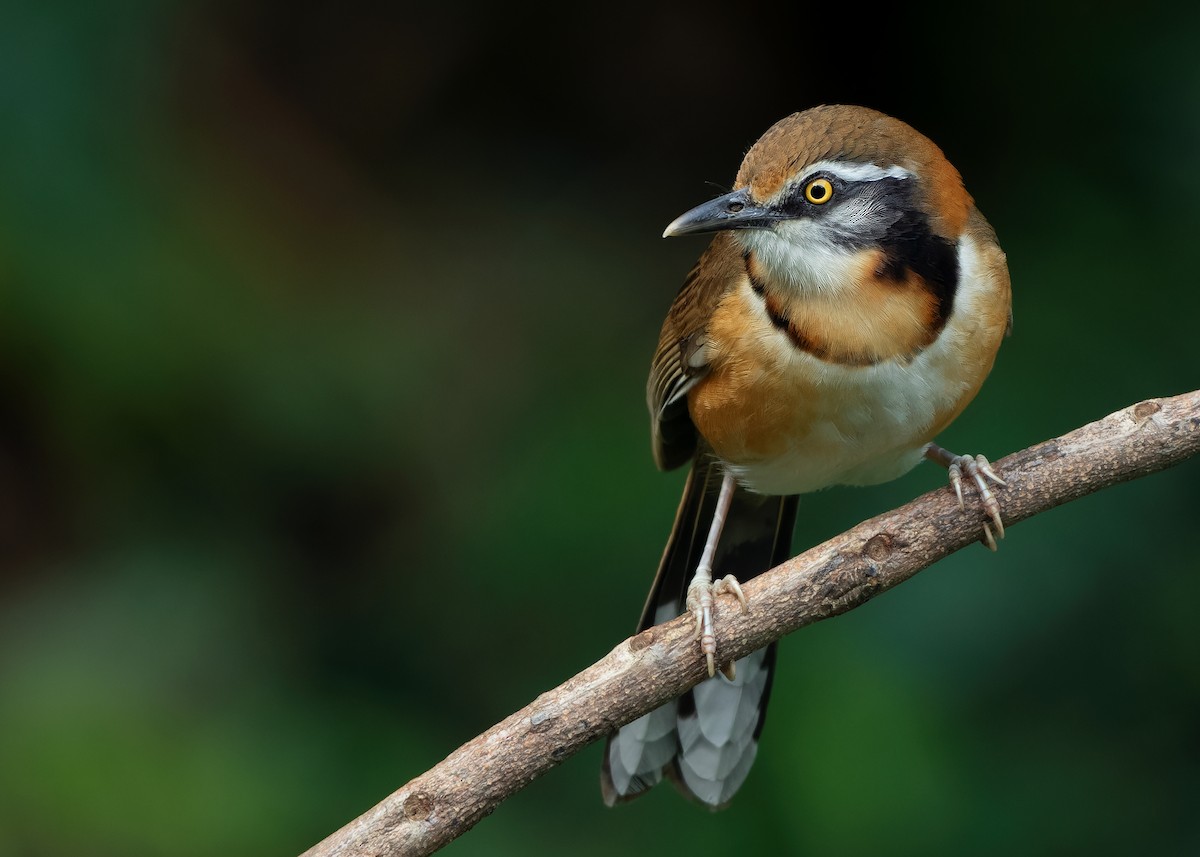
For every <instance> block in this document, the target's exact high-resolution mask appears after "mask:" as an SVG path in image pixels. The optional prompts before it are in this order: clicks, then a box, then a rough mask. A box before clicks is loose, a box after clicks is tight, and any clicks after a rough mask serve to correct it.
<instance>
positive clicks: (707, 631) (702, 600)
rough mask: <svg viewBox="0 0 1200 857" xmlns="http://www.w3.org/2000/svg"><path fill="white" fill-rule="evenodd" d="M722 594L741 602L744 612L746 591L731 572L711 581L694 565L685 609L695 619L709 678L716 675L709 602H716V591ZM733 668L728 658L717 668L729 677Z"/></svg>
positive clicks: (697, 636) (713, 633) (714, 644)
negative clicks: (693, 575) (743, 590)
mask: <svg viewBox="0 0 1200 857" xmlns="http://www.w3.org/2000/svg"><path fill="white" fill-rule="evenodd" d="M725 594H729V595H732V596H734V597H735V598H737V600H738V602H739V603H740V604H741V605H742V612H743V613H744V612H746V610H747V609H748V606H747V604H746V594H745V593H744V592H742V586H741V584H740V583H738V580H737V578H736V577H734V576H733V575H732V574H727V575H725V576H724V577H722V578H721V579H720V580H718V581H717V582H715V583H714V582H713V580H712V577H711V575H710V574H709V573H707V572H705V571H704V570H703V569H697V571H696V576H695V577H693V578H692V582H691V584H690V585H689V586H688V591H687V609H688V612H689V613H691V614H692V616H694V617H695V619H696V639H698V640H699V641H700V651H701V652H703V653H704V657H705V658H706V659H707V660H708V675H709V677H710V678H711V677H712V676H714V675H716V658H717V636H716V633H715V632H714V630H713V605H714V604H715V603H716V599H717V596H718V595H725ZM733 669H734V668H733V661H730V662H729V663H727V664H725V665H724V666H722V667H721V672H722V673H723V674H724V675H725V677H726V678H729V679H732V678H733V675H734V673H733Z"/></svg>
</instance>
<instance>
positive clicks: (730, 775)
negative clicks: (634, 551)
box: [600, 451, 798, 809]
mask: <svg viewBox="0 0 1200 857" xmlns="http://www.w3.org/2000/svg"><path fill="white" fill-rule="evenodd" d="M721 477H722V472H721V469H720V465H719V464H718V463H717V462H716V461H715V460H713V459H712V457H711V455H709V454H707V453H705V452H704V451H701V452H700V453H699V454H698V455H697V457H696V459H695V461H694V462H693V464H692V469H691V472H690V473H689V474H688V479H687V484H686V485H685V486H684V490H683V499H682V500H681V501H680V504H679V511H678V512H677V513H676V516H675V526H674V527H673V528H672V530H671V537H670V540H669V541H668V542H667V547H666V550H665V551H664V552H663V558H662V563H661V564H660V565H659V568H658V575H657V576H656V577H655V579H654V586H653V588H652V589H651V590H650V596H649V598H647V600H646V606H645V608H644V609H643V610H642V618H641V621H640V622H639V623H638V631H639V632H641V631H644V630H645V629H646V628H649V627H651V626H652V625H656V624H659V623H661V622H665V621H667V620H669V619H674V618H675V617H676V616H679V615H680V614H681V613H683V612H684V610H685V605H684V602H685V599H686V596H687V586H688V583H689V581H690V580H691V577H692V573H693V572H694V571H695V570H696V564H697V563H698V562H699V560H700V554H701V552H702V551H703V550H704V542H705V539H706V537H707V535H708V530H709V524H710V523H711V521H712V516H713V511H714V509H715V507H716V499H717V488H718V487H719V486H720V484H721ZM797 500H798V498H797V497H794V496H791V497H766V496H762V495H758V494H752V493H750V492H749V491H746V490H745V489H742V488H738V489H737V490H736V492H735V493H734V497H733V503H732V505H731V506H730V509H729V517H728V519H727V520H726V523H725V529H724V531H723V533H722V535H721V540H720V542H719V544H718V547H717V554H716V561H715V563H714V578H715V579H718V580H719V579H720V578H722V577H724V576H725V575H727V574H732V575H734V576H735V577H736V578H737V579H738V580H739V581H741V582H743V583H744V582H745V581H747V580H749V579H750V578H752V577H754V576H756V575H758V574H761V573H762V572H764V571H766V570H767V569H769V568H772V567H773V566H776V565H778V564H779V563H781V562H783V561H784V560H785V559H787V558H788V557H790V556H791V542H792V527H793V524H794V522H795V519H796V504H797ZM697 656H699V648H697ZM774 670H775V644H774V643H772V644H771V645H770V646H768V647H767V648H765V649H762V650H760V651H757V652H754V653H753V654H750V655H747V656H746V657H744V658H742V659H741V660H739V661H737V674H736V678H734V679H733V680H732V681H731V680H729V679H727V678H725V677H724V676H723V675H721V674H719V673H718V674H717V675H716V676H715V677H713V678H710V679H707V680H706V681H703V682H701V683H700V684H698V685H697V686H696V687H694V688H693V689H692V690H689V691H688V692H687V693H685V694H684V695H683V696H681V697H680V698H679V699H677V700H674V701H672V702H669V703H667V704H666V705H663V706H662V707H660V708H657V709H655V710H654V711H651V712H650V713H649V714H646V715H643V716H642V717H639V718H638V719H637V720H635V721H633V722H632V723H629V724H627V725H625V726H623V727H621V729H620V730H618V731H617V732H615V733H613V734H612V735H611V736H609V739H608V744H607V745H606V746H605V748H604V766H603V769H602V771H601V774H600V785H601V790H602V792H603V794H604V802H605V803H606V804H608V805H609V806H613V805H615V804H617V803H621V802H623V801H627V800H631V799H633V798H635V797H637V796H638V795H640V794H642V793H643V792H645V791H646V790H647V789H649V788H650V787H651V786H653V785H655V784H656V783H658V782H659V781H660V780H662V778H663V776H664V775H665V776H666V777H668V778H669V779H670V780H671V781H672V782H673V783H674V784H675V786H676V788H678V789H679V791H680V792H681V793H683V794H684V795H685V796H687V797H689V798H692V799H694V800H696V801H698V802H699V803H702V804H704V805H705V806H707V807H709V808H710V809H720V808H721V807H723V806H725V805H726V804H728V803H729V801H730V799H731V798H732V797H733V795H734V793H735V792H737V790H738V788H740V787H741V785H742V783H743V782H744V781H745V779H746V775H747V774H748V773H749V772H750V766H751V764H752V763H753V762H754V757H755V755H756V754H757V752H758V736H759V735H760V734H761V732H762V728H763V723H764V721H765V719H766V710H767V699H768V698H769V697H770V695H771V682H772V679H773V677H774Z"/></svg>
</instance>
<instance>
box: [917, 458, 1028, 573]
mask: <svg viewBox="0 0 1200 857" xmlns="http://www.w3.org/2000/svg"><path fill="white" fill-rule="evenodd" d="M925 457H926V458H928V459H930V460H931V461H936V462H937V463H938V464H940V465H942V466H943V467H945V468H946V471H947V472H948V473H949V474H950V485H951V486H952V487H953V488H954V494H955V496H957V497H958V507H959V508H960V509H963V510H966V508H967V504H966V503H965V502H963V488H962V483H963V477H964V476H965V477H966V478H967V479H969V480H971V481H972V482H973V483H975V490H976V491H978V492H979V501H980V502H981V503H982V504H983V510H984V512H985V513H987V516H988V519H989V521H990V523H989V522H984V525H983V543H984V544H985V545H987V547H988V549H989V550H993V551H994V550H995V549H996V536H999V537H1000V538H1004V521H1003V520H1001V518H1000V502H999V501H998V500H997V499H996V496H995V495H994V494H992V489H991V488H989V487H988V480H991V481H992V482H994V483H996V484H997V485H1001V486H1004V487H1008V483H1007V482H1005V481H1004V480H1003V479H1001V478H1000V477H999V476H998V475H997V474H996V471H995V470H993V469H992V465H991V462H989V461H988V460H987V459H986V458H984V457H983V456H982V455H975V456H970V455H955V454H954V453H952V452H950V451H948V450H945V449H942V448H941V447H940V446H937V445H936V444H932V443H931V444H929V446H927V447H926V448H925ZM992 524H995V526H996V531H995V534H993V533H992V526H991V525H992Z"/></svg>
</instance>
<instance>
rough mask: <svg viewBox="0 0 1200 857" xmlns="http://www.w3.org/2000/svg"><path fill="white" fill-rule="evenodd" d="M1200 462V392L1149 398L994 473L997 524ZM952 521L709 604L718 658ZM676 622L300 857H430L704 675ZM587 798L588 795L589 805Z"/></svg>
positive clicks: (946, 518)
mask: <svg viewBox="0 0 1200 857" xmlns="http://www.w3.org/2000/svg"><path fill="white" fill-rule="evenodd" d="M1197 451H1200V391H1196V392H1192V393H1186V394H1184V395H1180V396H1175V397H1173V398H1164V399H1149V400H1146V401H1143V402H1140V403H1138V404H1136V405H1132V406H1130V407H1128V408H1124V409H1123V410H1120V411H1117V412H1116V413H1114V414H1111V415H1109V416H1107V417H1105V418H1104V419H1102V420H1099V421H1097V422H1094V423H1091V424H1089V425H1086V426H1083V427H1082V428H1079V429H1076V430H1075V431H1072V432H1070V433H1069V434H1066V435H1063V436H1062V437H1059V438H1055V439H1053V440H1049V441H1046V442H1045V443H1041V444H1038V445H1037V446H1034V447H1031V448H1029V449H1025V450H1022V451H1021V452H1017V453H1014V454H1013V455H1010V456H1008V457H1007V458H1005V459H1003V460H1001V461H999V462H996V463H995V464H994V467H995V469H996V471H997V472H998V473H999V474H1000V475H1001V476H1002V477H1003V478H1004V479H1005V481H1006V482H1007V483H1008V487H1007V488H1000V489H998V491H997V492H996V493H997V497H998V498H999V500H1000V503H1001V508H1002V510H1003V518H1004V522H1005V525H1006V526H1007V527H1011V526H1012V525H1014V524H1016V523H1018V522H1020V521H1023V520H1025V519H1026V518H1029V517H1031V516H1033V515H1036V514H1038V513H1040V512H1044V511H1046V510H1047V509H1051V508H1053V507H1055V506H1059V505H1061V504H1063V503H1066V502H1069V501H1070V500H1074V499H1076V498H1078V497H1082V496H1084V495H1086V494H1091V493H1093V492H1095V491H1099V490H1101V489H1103V488H1107V487H1109V486H1111V485H1115V484H1117V483H1120V482H1125V481H1128V480H1131V479H1135V478H1137V477H1139V476H1145V475H1147V474H1150V473H1154V472H1156V471H1159V470H1162V469H1164V468H1167V467H1170V466H1172V465H1174V464H1178V463H1179V462H1181V461H1183V460H1184V459H1186V458H1188V457H1189V456H1191V455H1194V454H1195V453H1196V452H1197ZM964 493H965V494H966V496H967V501H968V506H967V511H966V512H965V513H964V512H962V511H960V510H959V508H958V504H957V502H956V501H955V499H954V495H953V492H952V491H951V490H950V489H949V488H942V489H939V490H935V491H931V492H929V493H928V494H925V495H924V496H922V497H919V498H917V499H916V500H914V501H912V502H911V503H908V504H907V505H905V506H903V507H901V508H899V509H896V510H894V511H891V512H887V513H886V514H883V515H879V516H878V517H875V518H872V519H871V520H869V521H865V522H863V523H861V524H859V525H858V526H856V527H854V528H853V529H851V530H848V531H847V532H844V533H842V534H841V535H839V536H837V537H835V538H833V539H830V540H829V541H827V542H825V543H824V544H821V545H818V546H816V547H814V548H812V549H811V550H808V551H805V552H804V553H803V554H801V555H799V556H797V557H795V558H794V559H791V560H789V561H788V562H785V563H783V564H782V565H780V566H778V567H777V568H775V569H773V570H771V571H769V572H767V573H766V574H763V575H761V576H759V577H757V578H755V579H754V580H752V581H750V582H749V583H747V584H746V586H745V593H746V597H747V598H748V599H749V603H750V610H749V612H747V613H742V612H740V611H739V610H738V609H737V608H736V606H735V604H734V602H732V600H731V599H730V598H729V597H727V596H726V597H722V598H721V599H720V602H719V606H718V629H719V645H720V652H721V655H722V656H723V657H726V658H737V657H741V656H743V655H745V654H747V653H749V652H751V651H753V650H755V649H758V648H761V647H763V646H765V645H766V644H767V643H769V642H771V641H772V640H777V639H779V638H780V637H782V636H783V635H785V634H787V633H790V632H791V631H794V630H796V629H797V628H801V627H803V626H805V625H809V624H811V623H813V622H818V621H820V620H821V619H827V618H829V617H830V616H836V615H838V614H839V613H844V612H846V611H847V610H852V609H854V608H855V607H858V606H860V605H862V604H864V603H866V602H867V601H869V600H870V599H871V598H873V597H875V596H876V595H878V594H879V593H881V592H884V591H885V590H888V589H891V588H892V587H893V586H896V585H897V584H899V583H903V582H904V581H905V580H907V579H908V578H910V577H912V576H913V575H914V574H916V573H917V572H919V571H921V570H922V569H924V568H927V567H928V566H930V565H932V564H933V563H935V562H937V561H938V560H939V559H941V558H942V557H944V556H946V555H947V554H950V553H952V552H954V551H956V550H959V549H960V548H962V547H965V546H966V545H969V544H971V543H972V542H975V541H978V540H979V538H980V534H981V532H982V523H983V520H984V517H983V512H982V510H981V509H980V508H979V504H978V503H974V502H972V501H974V500H975V499H976V495H975V494H974V490H973V488H972V487H971V486H968V485H964ZM692 632H693V625H692V622H691V620H690V619H688V618H679V619H675V620H674V621H671V622H667V623H665V624H663V625H659V626H657V627H655V628H651V629H649V630H647V631H644V632H643V633H641V634H638V635H637V636H635V637H633V638H631V639H628V640H625V641H624V642H622V643H621V644H620V645H618V646H617V647H616V648H615V649H613V650H612V652H610V653H609V654H608V655H607V656H605V657H604V658H603V659H602V660H600V661H598V662H597V663H595V664H593V665H592V666H590V667H588V668H587V669H585V670H584V671H583V672H581V673H579V674H578V675H576V676H575V677H574V678H571V679H569V680H567V681H566V682H565V683H563V684H561V685H559V686H558V687H556V688H554V689H553V690H550V691H547V692H546V693H543V694H542V695H541V696H539V697H538V698H537V699H535V700H534V701H533V702H531V703H530V704H529V705H527V706H526V707H525V708H523V709H521V710H520V711H518V712H516V713H515V714H513V715H511V716H509V717H507V718H505V719H504V720H503V721H501V722H500V723H497V724H496V725H495V726H493V727H492V728H491V729H489V730H487V731H486V732H484V733H483V734H482V735H480V736H478V737H476V738H474V739H472V740H471V741H469V742H467V743H466V744H464V745H463V746H462V747H460V748H458V749H457V750H455V751H454V752H453V753H451V754H450V755H449V756H448V757H446V759H445V760H443V761H442V762H441V763H439V764H438V765H436V766H434V767H433V768H431V769H430V770H429V771H427V772H425V773H424V774H421V775H420V776H418V777H416V778H415V779H413V780H412V781H411V782H409V783H408V784H407V785H405V786H404V787H402V788H401V789H399V790H398V791H396V792H395V793H393V794H392V795H391V796H389V797H387V798H386V799H384V800H383V801H382V802H381V803H380V804H378V805H377V806H376V807H375V808H373V809H371V810H370V811H368V812H367V813H365V814H364V815H362V816H360V817H359V818H357V819H355V820H354V821H352V822H350V823H349V824H347V825H346V826H345V827H343V828H342V829H340V830H338V831H337V832H335V833H333V834H331V835H330V836H329V837H327V838H326V839H325V840H323V841H322V842H320V843H318V844H317V845H315V846H313V847H312V848H311V849H309V850H308V851H307V852H305V857H331V855H374V856H375V857H383V855H417V854H429V853H431V852H433V851H436V850H437V849H439V848H441V847H442V846H444V845H446V844H447V843H448V842H450V841H451V840H453V839H455V838H456V837H458V836H460V835H461V834H462V833H464V832H466V831H467V830H469V829H470V828H471V827H472V826H474V825H475V824H476V823H477V822H478V821H479V820H480V819H482V818H483V817H484V816H486V815H488V814H490V813H491V812H492V811H493V810H495V808H496V807H497V806H498V805H499V804H500V803H501V802H502V801H503V800H504V799H505V798H507V797H508V796H510V795H512V794H513V793H514V792H516V791H518V790H520V789H521V788H523V787H524V786H525V785H526V784H528V783H529V782H530V781H532V780H533V779H534V778H535V777H538V776H540V775H541V774H543V773H545V772H546V771H547V770H549V769H550V768H551V767H553V766H554V765H557V764H558V763H559V762H562V761H563V760H564V759H567V758H569V757H570V756H571V755H573V754H574V753H576V752H578V751H579V750H580V749H582V748H583V747H585V746H587V745H588V744H590V743H591V742H592V741H595V740H597V739H599V738H601V737H603V736H605V735H606V734H608V733H609V732H611V731H612V730H614V729H616V728H617V727H618V726H620V725H622V724H624V723H627V722H629V721H630V720H633V719H634V718H636V717H638V716H640V715H641V714H644V713H645V712H647V711H649V710H651V709H652V708H655V707H656V706H658V705H660V704H662V703H663V702H666V701H667V700H668V699H671V698H673V697H675V696H678V695H679V694H680V693H682V692H683V691H684V690H685V689H687V688H688V687H691V686H692V685H694V684H696V683H697V682H699V681H700V680H701V679H703V678H704V677H705V675H706V673H705V666H704V661H703V659H702V658H701V657H700V655H699V649H698V646H697V643H696V642H695V640H694V639H693V636H692ZM598 799H599V797H597V800H598Z"/></svg>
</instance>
